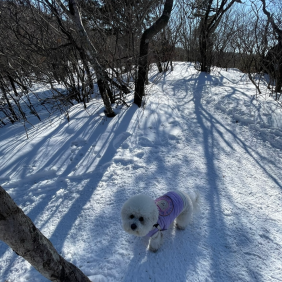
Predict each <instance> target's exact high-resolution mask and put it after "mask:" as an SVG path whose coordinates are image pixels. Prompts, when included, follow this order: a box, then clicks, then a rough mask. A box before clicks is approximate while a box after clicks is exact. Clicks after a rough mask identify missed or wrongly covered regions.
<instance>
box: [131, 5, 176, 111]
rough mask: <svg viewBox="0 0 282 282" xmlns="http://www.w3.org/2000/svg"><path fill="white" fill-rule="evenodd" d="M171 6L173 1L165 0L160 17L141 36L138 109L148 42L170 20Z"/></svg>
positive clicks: (137, 84) (141, 95) (137, 89)
mask: <svg viewBox="0 0 282 282" xmlns="http://www.w3.org/2000/svg"><path fill="white" fill-rule="evenodd" d="M172 6H173V0H166V1H165V4H164V10H163V14H162V15H161V17H160V18H159V19H158V20H157V21H156V22H155V23H154V24H153V25H152V26H151V27H149V28H148V29H146V30H145V31H144V33H143V34H142V37H141V42H140V53H139V59H138V76H137V83H136V88H135V94H134V103H135V104H137V106H138V107H141V105H142V97H143V96H144V90H145V82H146V72H147V69H148V50H149V42H150V40H151V39H152V37H153V36H155V35H156V34H157V33H158V32H160V31H161V30H162V29H163V28H164V27H165V26H166V25H167V23H168V21H169V18H170V14H171V10H172Z"/></svg>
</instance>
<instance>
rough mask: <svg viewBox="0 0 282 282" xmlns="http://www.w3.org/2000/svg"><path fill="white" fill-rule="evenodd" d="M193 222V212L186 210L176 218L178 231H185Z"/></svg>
mask: <svg viewBox="0 0 282 282" xmlns="http://www.w3.org/2000/svg"><path fill="white" fill-rule="evenodd" d="M191 220H192V210H190V209H186V210H184V211H183V212H182V213H181V214H180V215H179V216H178V217H177V218H176V227H177V228H178V229H181V230H184V229H185V228H186V227H187V225H188V224H189V223H190V222H191Z"/></svg>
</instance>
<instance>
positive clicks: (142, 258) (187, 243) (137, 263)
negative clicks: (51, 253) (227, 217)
mask: <svg viewBox="0 0 282 282" xmlns="http://www.w3.org/2000/svg"><path fill="white" fill-rule="evenodd" d="M198 216H199V215H196V216H195V218H194V220H197V217H198ZM199 232H200V230H198V231H197V230H196V226H195V224H194V223H193V222H192V223H191V224H190V225H188V227H187V228H186V229H185V230H178V229H177V228H176V227H175V224H173V225H172V226H171V227H170V228H169V229H168V230H166V231H164V233H163V234H164V237H163V244H162V246H161V247H160V249H159V250H158V251H157V252H156V253H153V252H151V251H149V249H148V241H149V240H148V239H145V238H137V237H134V236H132V239H133V243H132V250H133V257H132V259H131V261H130V263H129V265H128V267H127V271H126V273H125V275H124V278H123V280H122V281H124V282H145V281H146V282H147V281H168V279H175V281H180V282H184V281H187V276H186V275H187V271H188V270H189V269H191V272H193V270H195V269H196V264H197V261H198V260H199V258H197V257H198V256H201V251H199V250H198V242H199ZM129 236H131V235H129ZM133 237H134V238H133ZM172 273H174V274H175V275H176V276H175V277H172Z"/></svg>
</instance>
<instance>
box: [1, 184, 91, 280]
mask: <svg viewBox="0 0 282 282" xmlns="http://www.w3.org/2000/svg"><path fill="white" fill-rule="evenodd" d="M0 240H2V241H3V242H5V243H6V244H7V245H9V246H10V247H11V248H12V249H13V250H14V251H15V252H16V253H17V254H18V255H20V256H22V257H23V258H24V259H25V260H27V261H28V262H29V263H30V264H31V265H32V266H34V267H35V268H36V269H37V270H38V271H39V272H40V273H41V274H42V275H43V276H45V277H46V278H47V279H49V280H51V281H56V282H59V281H60V282H62V281H65V282H77V281H79V282H90V280H89V279H88V277H87V276H85V275H84V274H83V272H82V271H81V270H79V269H78V268H77V267H76V266H75V265H73V264H71V263H69V262H67V261H66V260H65V259H64V258H63V257H61V256H60V255H59V254H58V252H57V251H56V249H55V248H54V246H53V245H52V243H51V242H50V241H49V240H48V239H47V238H46V237H45V236H44V235H43V234H42V233H41V232H40V231H39V230H38V229H37V228H36V227H35V225H34V224H33V222H32V221H31V219H30V218H29V217H28V216H26V215H25V214H24V212H23V211H22V210H21V209H20V208H19V207H18V206H17V205H16V204H15V202H14V201H13V200H12V198H11V197H10V196H9V195H8V193H7V192H6V191H5V190H4V189H3V188H2V187H1V186H0Z"/></svg>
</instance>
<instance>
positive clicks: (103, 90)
mask: <svg viewBox="0 0 282 282" xmlns="http://www.w3.org/2000/svg"><path fill="white" fill-rule="evenodd" d="M56 2H57V3H58V4H59V5H60V7H61V8H62V9H63V10H64V11H65V12H66V13H67V15H68V16H69V17H70V18H71V19H72V21H73V23H74V27H75V29H76V31H77V33H78V35H79V44H78V45H79V47H80V48H81V52H84V53H85V56H86V57H87V58H88V59H89V61H90V63H91V65H92V67H93V69H94V70H95V73H96V77H97V84H98V88H99V91H100V94H101V97H102V99H103V102H104V105H105V114H106V115H107V116H108V117H114V116H115V113H114V111H113V109H112V107H111V101H110V97H109V96H110V95H112V93H111V91H110V89H109V85H108V82H107V73H106V72H105V70H104V69H103V67H102V66H101V65H100V63H99V62H98V60H97V54H98V52H97V50H96V49H95V47H94V46H93V44H92V42H91V40H90V38H89V37H88V34H87V32H86V30H85V28H84V25H83V23H82V19H81V14H80V11H79V8H78V4H77V0H69V7H70V11H68V10H67V9H66V7H65V6H64V4H63V3H62V2H61V1H59V0H56Z"/></svg>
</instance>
